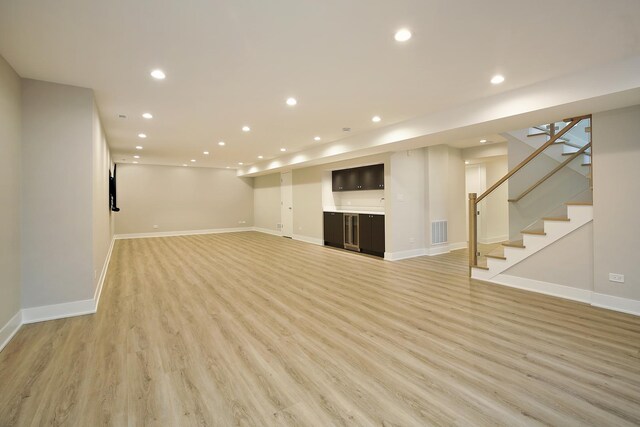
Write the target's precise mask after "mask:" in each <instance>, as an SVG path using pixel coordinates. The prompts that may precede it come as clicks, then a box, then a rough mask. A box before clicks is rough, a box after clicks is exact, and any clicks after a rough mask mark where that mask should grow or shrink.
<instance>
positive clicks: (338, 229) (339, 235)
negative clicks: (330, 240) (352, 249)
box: [333, 212, 344, 246]
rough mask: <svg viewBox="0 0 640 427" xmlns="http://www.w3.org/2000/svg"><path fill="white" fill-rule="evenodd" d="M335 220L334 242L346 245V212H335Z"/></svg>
mask: <svg viewBox="0 0 640 427" xmlns="http://www.w3.org/2000/svg"><path fill="white" fill-rule="evenodd" d="M333 221H334V222H333V235H334V243H335V244H336V245H338V246H344V214H341V213H335V212H334V216H333Z"/></svg>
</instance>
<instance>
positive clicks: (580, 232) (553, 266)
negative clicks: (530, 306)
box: [503, 223, 593, 291]
mask: <svg viewBox="0 0 640 427" xmlns="http://www.w3.org/2000/svg"><path fill="white" fill-rule="evenodd" d="M503 274H507V275H510V276H516V277H524V278H526V279H531V280H538V281H542V282H547V283H553V284H556V285H562V286H569V287H572V288H577V289H584V290H587V291H591V290H593V224H592V223H588V224H586V225H584V226H582V227H580V228H578V229H577V230H575V231H573V232H572V233H570V234H568V235H567V236H565V237H563V238H561V239H560V240H558V241H556V242H554V243H552V244H551V245H549V246H547V247H546V248H544V249H543V250H541V251H540V252H537V253H535V254H533V255H532V256H530V257H529V258H526V259H525V260H523V261H522V262H520V263H518V264H516V265H514V266H513V267H511V268H509V269H507V270H505V271H504V273H503Z"/></svg>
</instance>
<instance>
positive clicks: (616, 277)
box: [609, 273, 624, 283]
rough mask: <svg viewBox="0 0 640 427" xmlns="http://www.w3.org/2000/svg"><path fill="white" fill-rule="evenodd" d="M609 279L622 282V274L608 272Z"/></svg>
mask: <svg viewBox="0 0 640 427" xmlns="http://www.w3.org/2000/svg"><path fill="white" fill-rule="evenodd" d="M609 281H610V282H618V283H624V274H619V273H609Z"/></svg>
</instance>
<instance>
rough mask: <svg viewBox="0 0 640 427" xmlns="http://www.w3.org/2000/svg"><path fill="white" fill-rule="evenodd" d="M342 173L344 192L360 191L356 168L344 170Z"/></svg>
mask: <svg viewBox="0 0 640 427" xmlns="http://www.w3.org/2000/svg"><path fill="white" fill-rule="evenodd" d="M343 172H344V173H345V190H346V191H354V190H360V175H359V174H358V168H355V169H345V170H344V171H343Z"/></svg>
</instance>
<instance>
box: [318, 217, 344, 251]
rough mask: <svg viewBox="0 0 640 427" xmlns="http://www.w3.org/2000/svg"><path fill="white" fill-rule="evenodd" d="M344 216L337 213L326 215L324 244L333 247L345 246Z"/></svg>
mask: <svg viewBox="0 0 640 427" xmlns="http://www.w3.org/2000/svg"><path fill="white" fill-rule="evenodd" d="M343 218H344V215H343V214H341V213H336V212H325V213H324V224H323V225H324V242H325V244H326V243H330V244H331V245H332V246H343V245H344V235H343V233H342V221H343Z"/></svg>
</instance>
